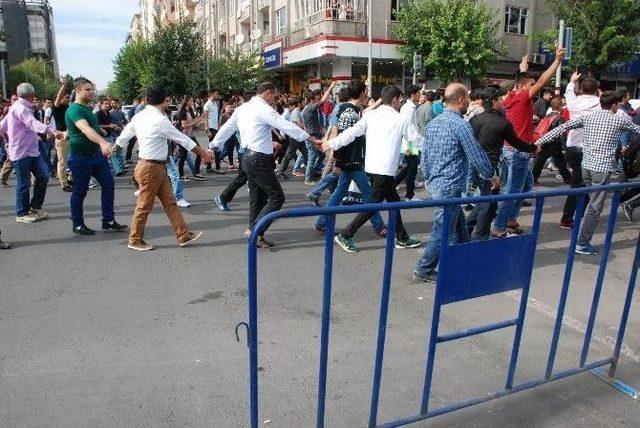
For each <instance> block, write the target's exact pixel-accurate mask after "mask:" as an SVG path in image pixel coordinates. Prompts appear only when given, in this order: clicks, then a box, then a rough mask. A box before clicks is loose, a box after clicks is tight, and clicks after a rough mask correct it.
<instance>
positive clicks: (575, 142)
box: [560, 72, 602, 229]
mask: <svg viewBox="0 0 640 428" xmlns="http://www.w3.org/2000/svg"><path fill="white" fill-rule="evenodd" d="M580 77H581V76H580V74H579V73H578V72H575V73H573V75H572V76H571V81H570V82H569V84H568V85H567V89H566V92H565V97H566V100H567V109H568V110H569V118H570V119H577V118H579V117H583V116H587V115H589V114H591V113H593V112H595V111H598V110H602V108H601V107H600V97H599V95H598V93H599V89H598V82H597V81H596V80H595V79H594V78H593V77H586V78H584V79H583V80H582V82H580V94H579V95H577V94H576V85H577V83H578V82H579V81H580ZM583 135H584V130H583V129H572V130H571V131H569V135H568V136H567V151H566V153H565V159H566V161H567V166H568V167H569V169H570V170H571V187H572V188H577V187H584V180H583V177H582V138H583ZM577 201H578V199H577V197H576V196H568V197H567V200H566V202H565V204H564V210H563V214H562V220H560V227H562V228H563V229H571V228H572V227H573V216H574V214H575V212H576V205H577ZM585 206H586V205H585Z"/></svg>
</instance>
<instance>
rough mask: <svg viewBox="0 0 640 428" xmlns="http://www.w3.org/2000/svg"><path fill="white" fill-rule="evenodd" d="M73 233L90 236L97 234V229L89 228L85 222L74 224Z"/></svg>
mask: <svg viewBox="0 0 640 428" xmlns="http://www.w3.org/2000/svg"><path fill="white" fill-rule="evenodd" d="M73 233H75V234H76V235H83V236H89V235H95V234H96V231H95V230H93V229H89V228H88V227H87V226H85V225H84V224H83V225H80V226H74V227H73Z"/></svg>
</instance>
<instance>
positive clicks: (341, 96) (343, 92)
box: [338, 88, 351, 103]
mask: <svg viewBox="0 0 640 428" xmlns="http://www.w3.org/2000/svg"><path fill="white" fill-rule="evenodd" d="M350 99H351V91H350V90H349V88H341V89H340V90H339V91H338V101H339V102H341V103H346V102H347V101H349V100H350Z"/></svg>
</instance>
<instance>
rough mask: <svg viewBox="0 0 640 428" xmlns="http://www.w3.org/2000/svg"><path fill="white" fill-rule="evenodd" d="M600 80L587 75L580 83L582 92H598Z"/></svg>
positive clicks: (588, 93)
mask: <svg viewBox="0 0 640 428" xmlns="http://www.w3.org/2000/svg"><path fill="white" fill-rule="evenodd" d="M598 87H599V85H598V81H597V80H596V79H594V78H593V77H587V78H586V79H584V80H583V81H582V82H581V83H580V92H581V93H583V94H584V95H595V94H597V93H598Z"/></svg>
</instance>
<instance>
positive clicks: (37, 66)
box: [7, 58, 60, 98]
mask: <svg viewBox="0 0 640 428" xmlns="http://www.w3.org/2000/svg"><path fill="white" fill-rule="evenodd" d="M23 82H28V83H31V84H32V85H33V87H34V89H35V90H36V95H38V96H39V97H41V98H53V97H55V95H56V93H57V92H58V87H59V85H60V82H59V80H58V79H57V78H56V76H55V74H54V73H53V67H52V66H51V63H50V62H48V61H45V60H43V59H40V58H29V59H25V60H24V61H22V62H21V63H19V64H16V65H14V66H11V67H9V71H8V73H7V90H8V91H9V93H14V92H15V90H16V88H17V87H18V85H19V84H20V83H23Z"/></svg>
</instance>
